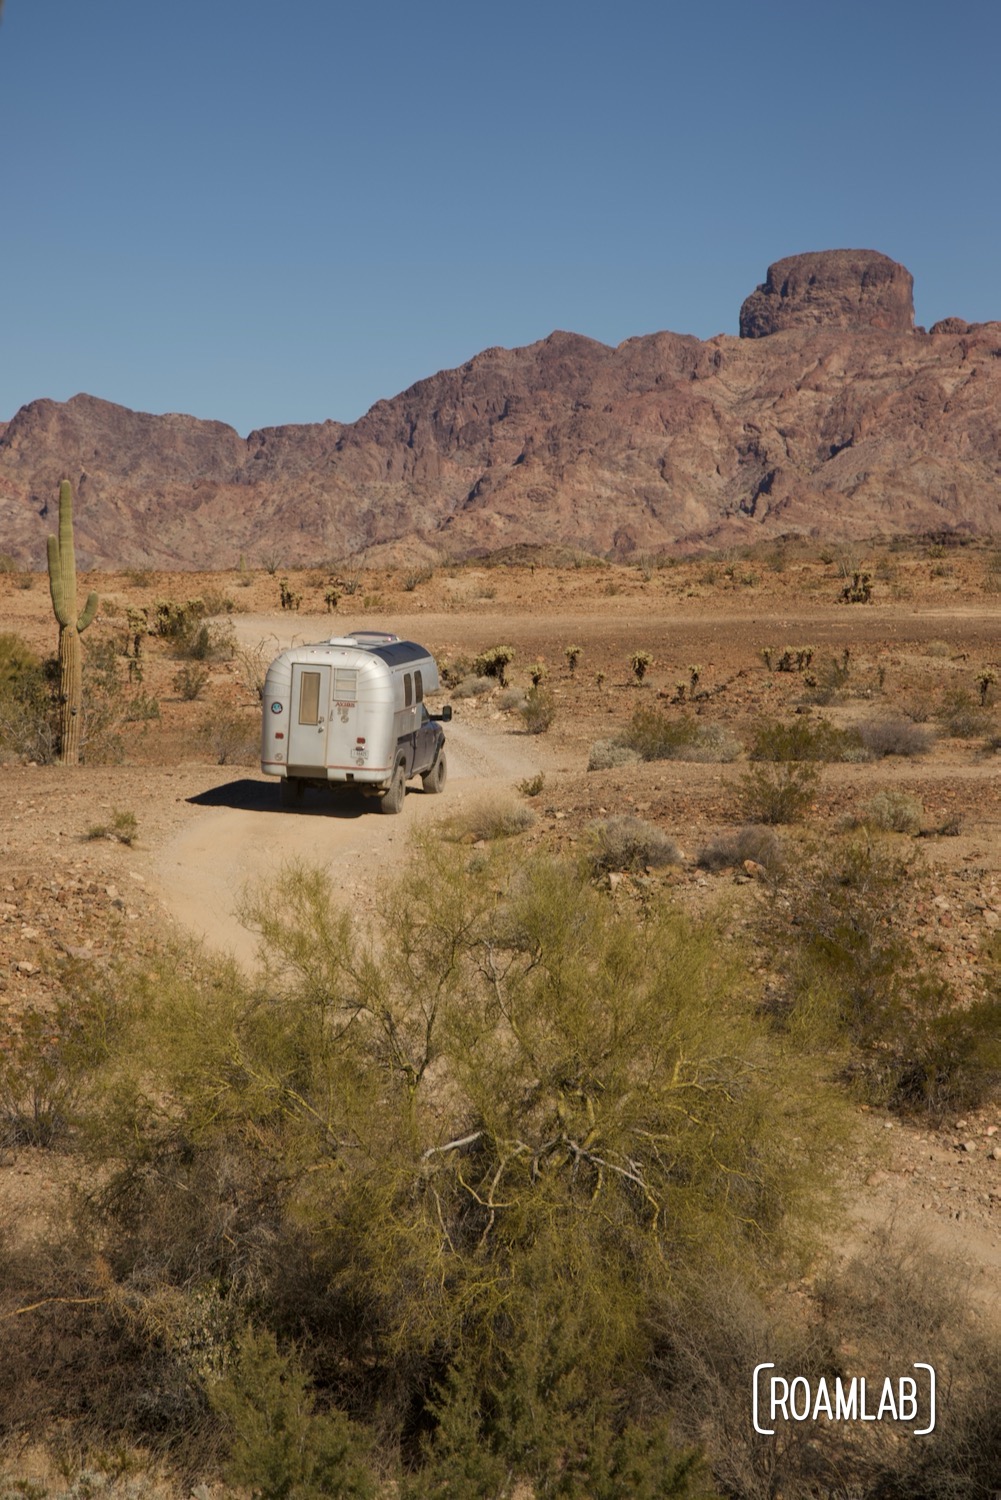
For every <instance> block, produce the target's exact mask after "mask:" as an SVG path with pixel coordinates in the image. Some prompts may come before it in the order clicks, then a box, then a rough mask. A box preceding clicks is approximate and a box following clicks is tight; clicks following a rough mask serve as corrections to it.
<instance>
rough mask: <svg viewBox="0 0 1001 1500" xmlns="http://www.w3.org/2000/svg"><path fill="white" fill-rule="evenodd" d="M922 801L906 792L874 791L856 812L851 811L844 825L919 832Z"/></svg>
mask: <svg viewBox="0 0 1001 1500" xmlns="http://www.w3.org/2000/svg"><path fill="white" fill-rule="evenodd" d="M924 813H925V810H924V804H923V803H922V802H921V801H920V800H919V798H917V797H912V796H911V794H910V793H909V792H900V791H893V790H891V791H885V792H877V793H876V795H875V796H874V797H870V798H869V800H868V802H866V803H865V804H864V805H863V807H862V808H861V810H860V811H859V812H858V813H853V814H851V815H850V816H849V817H848V818H847V819H846V821H845V824H844V826H845V828H848V829H850V828H871V829H872V830H873V831H874V832H876V833H910V834H918V833H920V832H921V820H922V818H923V817H924Z"/></svg>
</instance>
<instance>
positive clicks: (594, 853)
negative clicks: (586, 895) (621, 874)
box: [585, 813, 681, 875]
mask: <svg viewBox="0 0 1001 1500" xmlns="http://www.w3.org/2000/svg"><path fill="white" fill-rule="evenodd" d="M585 832H586V835H587V839H588V844H589V849H588V854H587V861H588V865H589V867H590V868H591V870H592V871H593V872H594V874H596V875H600V874H604V873H606V872H607V871H609V870H645V869H648V868H649V869H661V868H663V866H664V865H679V864H680V863H681V851H680V849H679V848H678V846H677V844H676V843H675V842H674V839H672V838H669V837H668V835H667V834H666V833H663V832H662V831H661V829H659V828H657V827H656V826H655V825H654V824H653V823H648V822H647V821H646V819H645V818H636V817H633V815H632V814H631V813H624V814H622V815H621V816H619V817H615V818H602V819H600V820H598V821H597V822H594V823H589V824H588V825H587V828H586V830H585Z"/></svg>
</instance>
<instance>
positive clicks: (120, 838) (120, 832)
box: [87, 808, 139, 847]
mask: <svg viewBox="0 0 1001 1500" xmlns="http://www.w3.org/2000/svg"><path fill="white" fill-rule="evenodd" d="M138 836H139V823H138V821H137V819H136V815H135V813H133V812H127V811H120V810H119V809H117V808H116V809H115V810H114V811H113V813H112V817H111V822H110V823H94V824H92V826H91V827H90V828H88V829H87V838H88V839H111V840H113V841H114V842H115V843H117V844H127V845H129V846H130V847H131V845H132V844H134V843H135V841H136V839H137V838H138Z"/></svg>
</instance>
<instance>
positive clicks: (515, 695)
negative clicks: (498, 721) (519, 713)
mask: <svg viewBox="0 0 1001 1500" xmlns="http://www.w3.org/2000/svg"><path fill="white" fill-rule="evenodd" d="M524 702H525V690H524V688H516V687H509V688H505V689H504V691H503V692H502V693H499V694H498V696H497V707H498V708H499V709H500V710H501V712H502V713H510V711H511V709H513V708H517V709H520V708H521V707H522V706H523V704H524Z"/></svg>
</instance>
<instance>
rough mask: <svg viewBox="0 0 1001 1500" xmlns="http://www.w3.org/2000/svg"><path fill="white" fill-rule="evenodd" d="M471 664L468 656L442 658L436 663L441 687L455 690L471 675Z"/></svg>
mask: <svg viewBox="0 0 1001 1500" xmlns="http://www.w3.org/2000/svg"><path fill="white" fill-rule="evenodd" d="M472 668H473V663H472V661H471V659H470V658H469V657H468V656H450V657H443V658H442V660H441V661H440V662H439V663H438V675H439V676H440V678H441V682H442V686H443V687H446V688H457V687H458V686H459V683H460V682H463V681H464V680H465V679H466V678H467V677H469V676H471V675H472Z"/></svg>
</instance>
